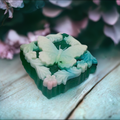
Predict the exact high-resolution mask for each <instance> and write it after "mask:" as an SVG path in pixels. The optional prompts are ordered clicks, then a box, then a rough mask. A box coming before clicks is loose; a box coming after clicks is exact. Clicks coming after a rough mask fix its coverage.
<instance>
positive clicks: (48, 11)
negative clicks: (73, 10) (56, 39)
mask: <svg viewBox="0 0 120 120" xmlns="http://www.w3.org/2000/svg"><path fill="white" fill-rule="evenodd" d="M42 12H43V14H44V15H45V16H47V17H51V18H52V17H56V16H58V15H59V14H60V13H61V12H62V9H59V8H49V7H44V8H43V11H42Z"/></svg>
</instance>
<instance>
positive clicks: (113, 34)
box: [104, 17, 120, 44]
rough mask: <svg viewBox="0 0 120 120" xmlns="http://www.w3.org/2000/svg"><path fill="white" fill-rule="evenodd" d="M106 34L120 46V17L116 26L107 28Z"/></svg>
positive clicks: (105, 29)
mask: <svg viewBox="0 0 120 120" xmlns="http://www.w3.org/2000/svg"><path fill="white" fill-rule="evenodd" d="M104 34H105V35H106V36H108V37H110V38H111V39H112V40H113V41H114V43H115V44H118V43H119V41H120V17H119V20H118V21H117V23H116V24H115V25H114V26H107V25H106V26H105V27H104Z"/></svg>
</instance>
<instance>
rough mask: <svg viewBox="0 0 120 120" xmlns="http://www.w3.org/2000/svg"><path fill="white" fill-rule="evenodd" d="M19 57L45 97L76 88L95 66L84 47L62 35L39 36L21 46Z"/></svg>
mask: <svg viewBox="0 0 120 120" xmlns="http://www.w3.org/2000/svg"><path fill="white" fill-rule="evenodd" d="M20 58H21V61H22V64H23V66H24V68H25V70H26V71H27V73H28V74H29V75H30V77H31V78H32V79H33V80H34V81H35V83H36V85H37V87H38V89H39V90H41V91H42V93H43V95H45V96H46V97H47V98H52V97H54V96H56V95H58V94H60V93H64V92H66V91H67V90H68V89H70V88H72V87H75V86H77V85H79V84H80V83H82V82H83V81H84V80H85V79H86V78H87V77H88V76H89V74H90V73H94V72H95V70H96V66H97V60H96V58H95V57H93V56H92V55H91V53H90V52H89V51H88V50H87V46H86V45H82V44H81V43H80V42H79V41H78V40H76V39H75V38H73V37H72V36H70V35H67V34H65V33H64V34H61V33H58V34H50V35H47V36H46V37H44V36H39V37H38V39H37V41H34V42H31V43H30V44H24V45H21V47H20Z"/></svg>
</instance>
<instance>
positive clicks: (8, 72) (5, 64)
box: [0, 55, 26, 91]
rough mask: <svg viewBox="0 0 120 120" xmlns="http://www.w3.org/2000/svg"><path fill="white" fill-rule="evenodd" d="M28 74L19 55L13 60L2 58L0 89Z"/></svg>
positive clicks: (0, 63)
mask: <svg viewBox="0 0 120 120" xmlns="http://www.w3.org/2000/svg"><path fill="white" fill-rule="evenodd" d="M24 75H26V72H25V70H24V69H23V66H22V65H21V61H20V58H19V56H18V55H17V56H15V58H14V59H13V60H6V59H0V91H1V90H3V89H4V88H5V87H7V86H9V85H11V84H12V83H13V82H14V81H16V80H17V79H19V78H20V77H22V76H24Z"/></svg>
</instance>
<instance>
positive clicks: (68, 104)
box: [0, 49, 120, 119]
mask: <svg viewBox="0 0 120 120" xmlns="http://www.w3.org/2000/svg"><path fill="white" fill-rule="evenodd" d="M119 55H120V50H117V49H110V50H107V51H106V49H102V50H101V49H100V50H96V51H95V53H94V56H95V57H96V58H97V59H98V63H99V64H98V68H97V71H96V73H95V74H94V75H90V77H89V78H88V79H87V80H86V81H85V82H84V83H82V84H81V85H79V86H77V87H75V88H73V89H70V90H69V91H68V92H66V93H64V94H61V95H58V96H56V97H54V98H52V99H50V100H49V99H47V98H46V97H45V96H43V95H42V93H41V91H40V90H38V89H37V87H36V85H35V83H34V81H33V80H32V79H31V78H30V77H29V76H25V77H22V78H20V77H18V78H17V77H16V78H17V80H15V79H11V80H9V79H8V78H6V82H5V83H7V81H9V82H10V83H11V85H9V86H7V85H4V86H5V87H3V88H4V89H2V91H1V93H0V118H2V119H53V118H54V119H65V118H67V117H68V115H69V114H70V113H71V111H72V110H73V109H74V108H75V107H76V105H77V104H78V103H79V102H80V100H82V99H83V98H84V96H85V95H86V94H87V93H88V92H89V91H90V90H91V89H92V88H93V87H94V86H95V85H96V84H97V83H98V82H99V81H100V80H101V79H103V78H104V77H105V76H106V75H107V74H108V73H109V72H110V71H111V70H113V69H114V68H115V67H116V66H117V65H119V64H120V56H119ZM17 61H19V60H16V63H17ZM7 64H8V63H7ZM13 66H14V67H16V66H15V65H13ZM11 68H12V66H11ZM14 69H17V68H14ZM19 71H24V70H23V67H21V68H20V69H19ZM21 73H22V72H21ZM21 73H20V74H21ZM17 74H19V72H18V73H17ZM23 74H25V73H23ZM13 75H14V72H13ZM18 76H20V75H18Z"/></svg>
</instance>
